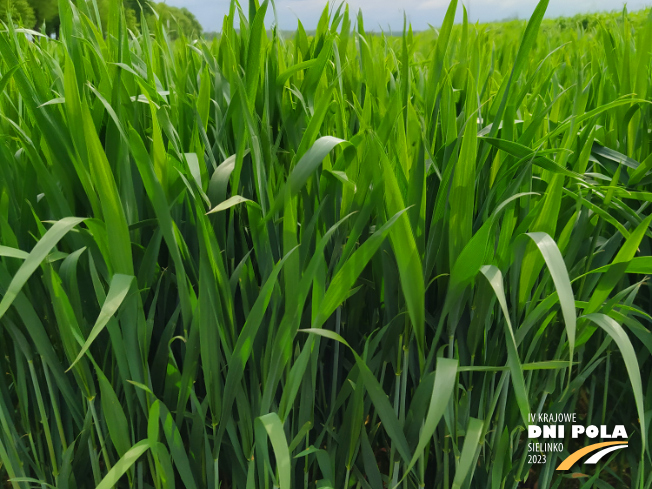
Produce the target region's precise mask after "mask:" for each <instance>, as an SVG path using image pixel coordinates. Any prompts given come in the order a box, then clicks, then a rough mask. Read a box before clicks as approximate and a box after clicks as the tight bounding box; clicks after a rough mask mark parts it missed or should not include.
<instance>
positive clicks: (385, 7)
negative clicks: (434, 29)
mask: <svg viewBox="0 0 652 489" xmlns="http://www.w3.org/2000/svg"><path fill="white" fill-rule="evenodd" d="M160 1H165V3H167V4H169V5H173V6H176V7H186V8H187V9H188V10H190V11H191V12H192V13H193V14H195V16H196V17H197V19H198V20H199V22H201V24H202V26H203V27H204V30H205V31H218V30H220V28H221V26H222V20H223V18H224V15H226V14H227V13H228V11H229V5H230V0H160ZM339 1H340V0H338V3H337V4H338V5H339ZM275 3H276V11H277V13H278V17H279V24H280V27H281V28H282V29H287V30H294V29H296V27H297V19H301V23H302V24H303V25H304V27H305V28H306V29H314V28H315V27H316V26H317V21H318V20H319V16H320V14H321V12H322V10H323V9H324V7H325V5H326V0H276V2H275ZM348 3H349V5H350V7H349V8H350V11H351V13H352V14H353V13H354V12H357V11H358V9H359V8H361V9H362V13H363V16H364V24H365V30H368V31H369V30H375V31H380V30H383V31H385V32H387V31H390V30H392V31H399V30H402V29H403V12H404V11H405V13H406V14H407V17H408V21H409V22H411V23H412V28H413V29H414V30H425V29H428V24H430V25H433V26H440V25H441V23H442V20H443V18H444V15H445V13H446V8H447V7H448V3H449V0H349V1H348ZM460 3H461V2H460ZM240 4H241V5H242V6H243V8H245V11H246V9H247V5H248V4H249V2H248V0H240ZM650 4H652V0H630V1H628V2H627V8H628V9H629V10H637V9H639V8H643V7H645V6H649V5H650ZM464 5H465V6H466V8H467V10H468V11H469V20H470V21H472V22H476V21H480V22H489V21H494V20H502V19H507V18H514V17H518V18H519V19H527V18H529V16H530V14H531V13H532V12H533V11H534V8H535V7H536V5H537V0H466V1H465V2H464ZM623 5H624V2H623V1H622V0H550V3H549V5H548V10H547V13H546V16H547V17H560V16H572V15H575V14H578V13H582V12H595V11H605V10H606V11H610V10H620V9H622V8H623ZM271 10H272V9H271V8H270V9H269V11H270V12H269V13H268V14H271ZM461 11H462V9H461V6H458V16H460V15H461V14H460V12H461ZM272 23H273V17H272V16H271V15H268V18H267V20H266V22H265V24H266V25H267V26H270V25H271V24H272Z"/></svg>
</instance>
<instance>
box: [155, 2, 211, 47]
mask: <svg viewBox="0 0 652 489" xmlns="http://www.w3.org/2000/svg"><path fill="white" fill-rule="evenodd" d="M154 9H155V10H156V12H157V13H158V16H159V19H160V20H161V22H162V23H163V25H164V26H165V28H166V29H167V31H168V33H169V34H170V37H172V38H173V39H176V38H177V37H179V36H180V35H182V34H183V35H184V36H186V37H199V36H200V35H201V33H202V30H203V29H202V26H201V24H200V23H199V21H198V20H197V18H196V17H195V16H194V15H193V14H192V12H190V10H188V9H187V8H185V7H184V8H177V7H172V6H170V5H167V4H165V3H157V4H156V5H155V6H154Z"/></svg>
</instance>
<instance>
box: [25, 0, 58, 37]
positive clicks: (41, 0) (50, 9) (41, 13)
mask: <svg viewBox="0 0 652 489" xmlns="http://www.w3.org/2000/svg"><path fill="white" fill-rule="evenodd" d="M29 3H30V5H31V6H32V9H33V10H34V16H35V17H36V19H35V22H34V25H35V27H36V28H37V29H41V27H42V26H43V24H46V31H47V32H48V33H49V32H50V30H51V26H52V24H53V23H54V21H55V19H56V18H57V17H58V16H59V3H58V2H57V0H29Z"/></svg>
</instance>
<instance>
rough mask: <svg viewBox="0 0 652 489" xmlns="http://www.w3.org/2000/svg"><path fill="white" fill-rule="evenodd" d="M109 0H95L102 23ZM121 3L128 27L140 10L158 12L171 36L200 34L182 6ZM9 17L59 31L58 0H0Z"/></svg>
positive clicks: (0, 15) (148, 14) (148, 15)
mask: <svg viewBox="0 0 652 489" xmlns="http://www.w3.org/2000/svg"><path fill="white" fill-rule="evenodd" d="M79 1H85V0H79ZM112 1H115V0H96V3H97V8H98V11H99V14H100V18H101V19H102V24H103V25H106V18H107V17H108V11H109V7H110V3H111V2H112ZM123 3H124V7H125V16H126V20H127V25H128V26H129V27H130V28H132V29H137V28H138V27H139V25H140V22H141V18H142V17H141V14H140V13H141V11H142V12H143V13H144V14H145V19H147V20H148V22H149V21H150V19H153V18H154V16H155V15H158V17H159V18H160V19H161V20H162V21H163V24H164V25H165V26H166V27H167V28H168V31H169V33H170V35H171V36H172V37H173V38H176V37H178V36H179V35H182V34H183V35H184V36H186V37H197V36H199V35H201V34H202V26H201V24H200V23H199V21H198V20H197V18H196V17H195V16H194V15H193V14H192V13H191V12H190V11H189V10H188V9H187V8H185V7H184V8H178V7H172V6H170V5H167V4H165V3H162V2H158V3H157V2H153V1H150V0H123ZM9 18H11V20H12V21H13V22H15V23H17V24H20V25H22V26H24V27H27V28H30V29H33V30H36V31H39V32H42V33H44V34H47V35H57V34H58V32H59V2H58V0H0V20H1V21H2V22H7V21H8V20H9Z"/></svg>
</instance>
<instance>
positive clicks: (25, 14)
mask: <svg viewBox="0 0 652 489" xmlns="http://www.w3.org/2000/svg"><path fill="white" fill-rule="evenodd" d="M9 15H11V19H12V20H13V22H15V23H17V24H19V25H22V26H23V27H28V28H30V29H31V28H32V27H34V23H35V22H36V17H35V15H34V9H33V8H32V7H31V6H30V4H29V2H28V1H27V0H0V20H2V21H3V22H7V20H8V19H9Z"/></svg>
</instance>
